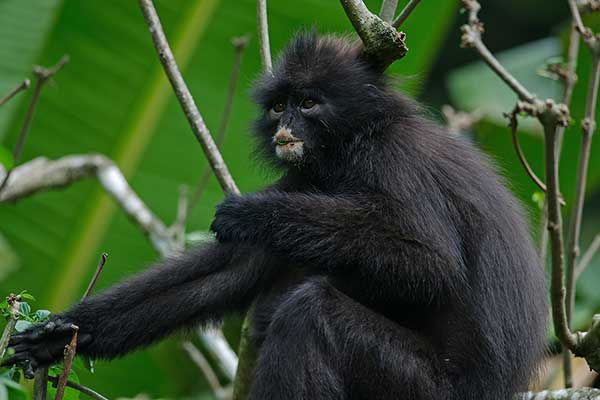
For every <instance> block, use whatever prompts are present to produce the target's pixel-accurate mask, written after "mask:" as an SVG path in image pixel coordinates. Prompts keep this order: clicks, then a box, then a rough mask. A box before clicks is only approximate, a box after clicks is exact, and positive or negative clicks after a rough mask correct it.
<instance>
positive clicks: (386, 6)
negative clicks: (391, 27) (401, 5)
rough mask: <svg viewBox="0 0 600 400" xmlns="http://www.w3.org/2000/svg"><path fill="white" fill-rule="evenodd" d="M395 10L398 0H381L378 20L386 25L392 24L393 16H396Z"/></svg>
mask: <svg viewBox="0 0 600 400" xmlns="http://www.w3.org/2000/svg"><path fill="white" fill-rule="evenodd" d="M396 8H398V0H383V1H382V2H381V10H379V18H381V19H382V20H384V21H385V22H387V23H388V24H390V23H392V21H393V20H394V15H396Z"/></svg>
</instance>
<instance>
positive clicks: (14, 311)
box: [0, 293, 21, 358]
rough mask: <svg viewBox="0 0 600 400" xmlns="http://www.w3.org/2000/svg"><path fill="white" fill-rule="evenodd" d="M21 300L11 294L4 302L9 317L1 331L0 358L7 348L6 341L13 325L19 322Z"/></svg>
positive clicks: (13, 327)
mask: <svg viewBox="0 0 600 400" xmlns="http://www.w3.org/2000/svg"><path fill="white" fill-rule="evenodd" d="M20 300H21V299H20V298H19V296H17V295H15V294H13V293H11V294H10V295H8V296H7V297H6V302H7V303H8V312H9V314H10V317H9V319H8V322H7V323H6V326H5V327H4V331H2V337H0V358H2V357H4V353H5V352H6V347H7V346H8V341H9V339H10V335H11V334H12V332H13V330H14V329H15V325H16V324H17V321H18V320H19V305H20V303H19V301H20Z"/></svg>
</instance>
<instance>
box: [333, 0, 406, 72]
mask: <svg viewBox="0 0 600 400" xmlns="http://www.w3.org/2000/svg"><path fill="white" fill-rule="evenodd" d="M340 2H341V3H342V6H343V7H344V11H345V12H346V15H347V16H348V19H349V20H350V22H351V23H352V26H353V27H354V29H355V30H356V33H358V36H359V37H360V39H361V40H362V43H363V45H364V54H365V56H367V57H368V58H370V59H371V61H372V62H373V64H374V65H376V66H377V67H379V68H381V69H386V68H387V67H388V66H389V65H390V64H391V63H393V62H394V61H395V60H398V59H400V58H402V57H404V56H405V55H406V53H407V52H408V48H407V47H406V44H405V43H404V39H405V38H406V35H405V34H404V33H403V32H398V31H397V30H396V28H394V27H393V26H392V25H390V24H388V23H387V22H385V21H384V20H382V19H381V18H379V17H378V16H377V15H375V14H373V13H372V12H371V11H369V9H368V8H367V6H366V5H365V3H364V2H363V1H362V0H340Z"/></svg>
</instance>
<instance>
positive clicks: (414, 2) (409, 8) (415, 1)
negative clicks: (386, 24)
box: [392, 0, 421, 29]
mask: <svg viewBox="0 0 600 400" xmlns="http://www.w3.org/2000/svg"><path fill="white" fill-rule="evenodd" d="M420 2H421V0H410V1H409V2H408V4H407V5H406V7H404V8H403V9H402V11H400V15H398V18H396V19H395V20H394V22H393V24H392V25H393V26H394V28H396V29H400V27H401V26H402V24H404V22H405V21H406V20H407V19H408V17H409V16H410V13H412V12H413V10H414V9H415V8H416V7H417V6H418V5H419V3H420Z"/></svg>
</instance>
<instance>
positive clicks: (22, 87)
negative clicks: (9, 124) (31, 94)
mask: <svg viewBox="0 0 600 400" xmlns="http://www.w3.org/2000/svg"><path fill="white" fill-rule="evenodd" d="M30 84H31V81H30V80H29V79H25V80H24V81H23V82H21V84H20V85H19V86H17V87H16V88H14V89H13V90H11V91H10V92H9V93H7V94H6V95H5V96H4V97H2V98H0V107H2V106H3V105H4V104H6V103H7V102H8V101H9V100H10V99H12V98H13V97H14V96H15V95H16V94H17V93H19V92H20V91H22V90H25V89H27V88H28V87H29V85H30Z"/></svg>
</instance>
